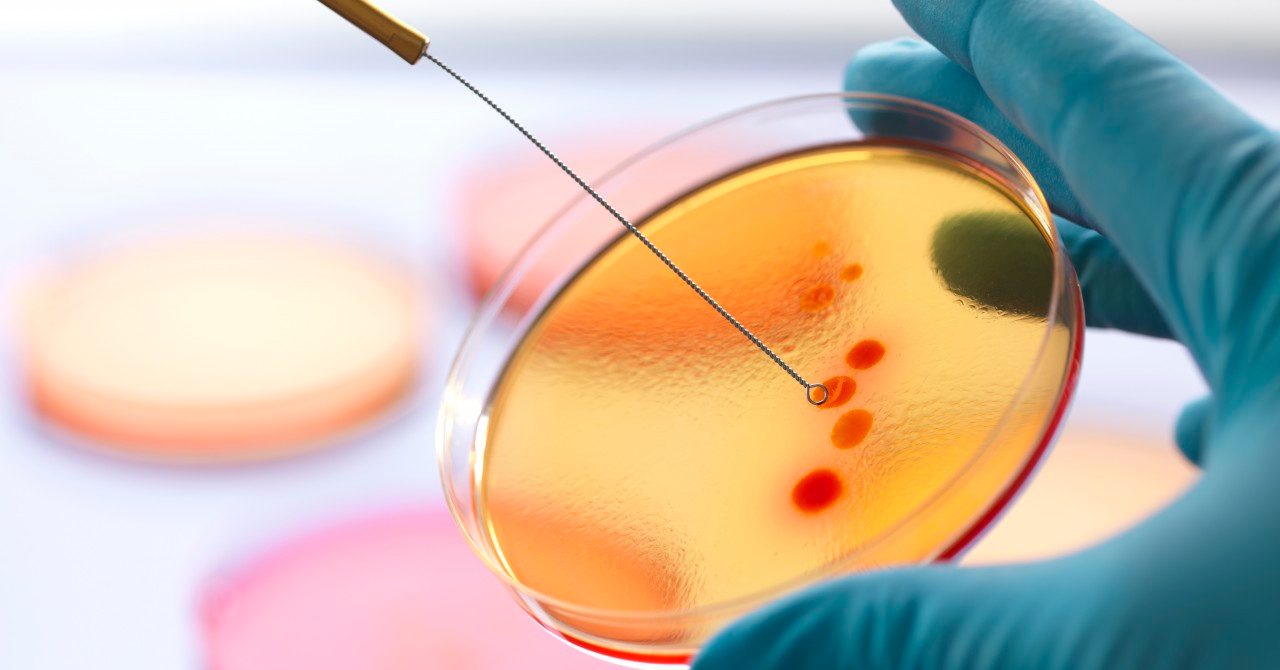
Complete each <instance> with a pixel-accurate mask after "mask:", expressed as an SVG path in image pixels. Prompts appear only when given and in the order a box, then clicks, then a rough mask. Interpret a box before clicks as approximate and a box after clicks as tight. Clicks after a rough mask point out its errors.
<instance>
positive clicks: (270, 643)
mask: <svg viewBox="0 0 1280 670" xmlns="http://www.w3.org/2000/svg"><path fill="white" fill-rule="evenodd" d="M202 609H203V617H202V620H203V633H204V643H205V649H206V654H207V661H208V663H207V665H208V668H209V670H281V669H284V668H306V670H419V669H422V668H440V669H449V670H510V669H512V668H521V669H522V670H544V669H545V670H552V669H555V670H579V669H582V670H586V669H589V668H595V669H603V668H608V667H612V666H610V665H608V664H606V663H604V662H603V661H599V660H596V659H594V658H591V657H588V656H585V655H583V654H582V653H581V652H579V651H577V650H575V649H573V648H571V647H569V646H568V645H567V644H565V643H564V642H562V641H560V640H558V639H556V638H553V637H552V636H551V635H549V634H548V633H546V632H545V631H543V630H542V629H541V628H540V627H539V626H538V625H537V624H535V623H533V622H532V621H530V620H529V618H528V616H527V615H525V614H524V613H523V612H521V611H520V608H519V606H518V605H516V603H515V602H514V601H513V600H512V599H511V597H510V596H509V595H508V594H507V593H506V592H505V591H504V587H503V586H502V585H501V584H500V583H499V582H498V581H497V580H495V579H493V576H492V575H491V574H490V573H489V572H488V571H487V570H486V569H485V568H484V566H483V565H482V564H481V563H480V560H479V559H478V558H476V557H475V555H474V554H473V553H472V552H471V550H470V548H469V547H467V545H466V542H465V541H464V540H463V538H462V536H461V535H460V534H459V533H458V529H457V528H456V527H455V525H454V523H453V521H452V520H451V519H450V518H449V516H448V514H447V513H446V512H444V511H443V510H437V509H428V508H416V509H411V510H405V511H401V512H396V513H387V514H382V515H378V516H373V517H368V518H364V519H362V520H357V521H352V522H347V523H344V524H340V525H338V526H335V527H332V528H329V529H327V530H321V531H319V532H316V533H313V534H310V535H307V536H303V537H301V538H299V539H297V540H294V541H293V542H290V543H287V544H285V545H284V546H283V547H281V548H279V549H277V550H275V551H272V552H269V553H268V554H266V555H265V556H263V557H261V558H259V559H257V560H255V561H253V562H251V563H250V564H249V566H248V567H247V568H243V569H241V570H238V571H236V572H234V573H232V574H230V575H229V576H228V577H227V578H226V579H223V580H220V581H219V582H218V585H217V586H215V588H213V589H212V590H211V591H210V592H209V593H208V594H206V597H205V599H204V602H203V608H202Z"/></svg>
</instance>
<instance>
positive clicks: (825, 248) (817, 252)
mask: <svg viewBox="0 0 1280 670" xmlns="http://www.w3.org/2000/svg"><path fill="white" fill-rule="evenodd" d="M829 253H831V245H830V244H827V243H826V242H819V243H817V244H815V245H813V257H814V258H823V257H824V256H826V255H827V254H829Z"/></svg>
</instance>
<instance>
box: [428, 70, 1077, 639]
mask: <svg viewBox="0 0 1280 670" xmlns="http://www.w3.org/2000/svg"><path fill="white" fill-rule="evenodd" d="M728 138H733V139H734V140H735V142H732V143H731V142H728V141H726V140H727V139H728ZM726 146H733V147H735V149H734V151H732V152H729V153H726V152H725V150H724V149H725V147H726ZM712 147H714V148H715V150H714V151H712V150H710V148H712ZM636 185H641V187H639V188H637V187H636ZM599 188H601V189H602V192H603V193H604V194H605V196H606V197H608V198H609V199H610V201H611V202H613V203H614V205H615V206H617V207H618V208H619V209H620V210H621V211H622V212H624V213H625V214H627V215H628V216H630V217H631V218H632V220H634V221H637V222H638V225H639V226H640V227H641V228H642V229H643V230H644V231H645V232H646V233H647V234H648V235H649V236H650V237H651V239H653V241H654V242H655V243H656V244H657V245H658V246H659V247H661V248H662V249H663V250H664V251H665V252H666V253H667V254H668V255H669V256H670V257H671V258H673V259H674V260H675V261H676V262H677V263H678V264H680V265H681V267H682V268H684V270H685V271H686V272H688V274H689V275H690V276H692V277H693V278H694V279H695V280H696V281H698V282H699V283H700V284H701V285H702V286H703V287H704V288H705V289H706V290H707V291H709V292H710V294H711V295H712V296H714V297H715V298H716V299H717V300H719V301H720V303H721V304H723V305H724V306H725V307H726V308H727V309H728V310H729V311H730V312H732V313H733V314H734V315H735V316H736V317H737V318H738V319H740V320H741V321H742V322H743V323H744V324H746V325H747V326H748V327H750V328H752V329H753V330H754V332H755V333H756V334H757V335H758V336H759V337H761V339H762V340H763V341H764V342H765V343H767V344H770V345H771V346H773V347H774V348H775V349H776V350H777V351H778V352H779V354H780V355H782V356H783V357H784V358H785V359H786V360H787V362H788V363H790V364H791V365H792V366H794V367H795V368H796V369H797V370H799V371H800V373H801V374H803V375H805V376H806V377H808V378H809V379H811V380H814V381H823V382H825V383H826V385H827V387H828V389H829V391H830V392H831V395H832V397H831V399H830V401H829V402H827V403H825V404H824V405H822V406H819V407H815V406H813V405H811V404H810V403H809V402H808V400H807V399H806V397H805V394H804V391H803V389H802V388H801V387H800V386H799V385H797V384H796V382H795V381H794V380H793V379H791V378H790V377H788V376H787V375H785V374H783V373H782V372H781V371H780V370H779V369H778V367H777V366H776V365H775V364H774V363H773V362H772V361H770V360H769V359H767V358H766V357H765V356H763V355H762V354H761V353H760V352H759V351H758V350H756V349H755V348H754V347H753V346H752V345H751V344H750V343H749V342H747V341H746V340H745V339H743V338H742V336H741V335H740V334H739V333H738V332H736V331H735V330H734V329H733V328H732V327H730V326H729V325H728V324H727V323H725V322H724V321H723V320H722V319H721V318H720V317H719V316H718V315H717V314H715V313H714V312H713V311H712V310H711V309H710V308H709V307H708V306H707V305H706V304H705V303H703V302H702V301H701V300H700V299H699V298H698V297H697V296H696V295H694V294H693V293H692V292H690V291H689V289H688V288H687V287H686V286H684V285H683V284H682V283H681V282H680V281H679V280H678V279H677V278H676V277H674V276H673V275H671V273H670V271H669V270H668V269H667V268H666V267H664V266H663V265H662V264H661V263H660V262H658V261H657V260H656V259H654V258H653V257H652V256H651V255H649V254H648V251H647V250H645V249H644V248H643V247H642V246H641V245H640V244H639V243H638V242H637V241H635V240H634V239H632V238H631V237H628V236H626V235H623V234H621V233H619V229H618V226H617V223H616V222H614V221H612V220H611V219H609V217H608V215H607V214H606V213H604V212H600V211H597V209H598V207H594V206H593V205H594V203H592V202H589V201H586V200H580V201H578V202H576V203H575V205H573V206H572V207H570V208H569V209H568V210H566V211H565V212H564V213H563V214H562V215H561V216H560V217H559V218H557V219H556V220H555V221H554V222H553V223H552V224H551V225H549V226H548V227H547V228H545V229H544V230H543V232H542V233H541V234H540V236H539V238H538V239H537V240H536V241H535V242H534V243H533V244H532V245H531V246H530V247H529V248H528V250H527V251H526V252H525V254H524V255H523V256H522V257H521V258H520V259H519V260H518V261H517V262H516V264H515V265H514V266H513V267H512V268H511V269H510V271H509V272H508V274H507V275H506V277H505V279H504V280H503V281H502V282H501V283H499V285H497V286H496V287H495V288H494V290H493V291H492V292H491V293H490V294H489V296H488V297H487V298H486V300H485V302H484V303H483V304H482V306H481V308H480V311H479V313H478V315H477V316H476V319H475V321H474V323H473V324H472V327H471V329H470V331H469V333H468V335H467V337H466V338H465V340H464V342H463V344H462V347H461V349H460V351H459V353H458V356H457V359H456V361H455V363H454V367H453V369H452V371H451V375H450V378H449V382H448V387H447V389H446V393H445V398H444V403H443V406H442V410H441V416H440V422H439V440H440V445H439V446H440V451H439V460H440V468H441V472H442V477H443V480H444V488H445V492H446V497H447V499H448V500H449V502H450V507H451V509H452V511H453V513H454V515H455V518H456V520H457V522H458V524H459V526H460V528H461V529H462V531H463V533H464V535H466V536H467V538H468V540H469V541H470V543H471V545H472V546H473V548H474V549H475V550H476V551H477V553H478V554H479V555H480V556H481V557H482V558H483V559H484V560H485V561H486V562H487V563H488V565H489V567H490V568H491V570H492V571H493V572H494V573H495V574H496V575H497V576H498V577H499V578H500V579H502V580H503V581H505V582H506V583H507V584H508V586H509V587H510V589H511V591H512V592H513V593H514V594H515V595H516V597H517V598H519V599H520V601H521V602H522V603H523V604H524V606H525V608H526V609H527V610H528V611H529V612H530V613H532V614H533V616H534V617H535V618H536V619H537V620H538V622H539V623H541V624H542V625H543V626H545V627H547V628H548V629H550V630H551V631H553V632H555V633H557V634H559V635H561V636H562V637H564V638H565V639H566V640H568V641H570V642H572V643H574V644H576V645H578V646H580V647H581V648H583V649H585V650H588V651H590V652H593V653H596V654H600V655H602V656H604V657H606V658H611V659H614V660H617V661H619V662H624V663H630V664H682V663H686V662H687V661H688V660H689V659H690V658H691V656H692V655H693V654H695V653H696V651H697V649H698V648H699V646H700V645H701V644H702V643H703V642H704V641H705V640H706V639H707V638H708V637H710V636H711V635H712V634H714V632H715V631H717V630H718V629H719V628H721V627H722V626H724V625H725V624H726V623H728V622H729V621H730V620H732V619H733V618H735V617H737V616H740V615H742V614H744V613H746V612H747V611H750V610H751V609H753V608H756V607H758V606H760V605H761V604H763V603H765V602H767V601H769V600H771V599H774V598H777V597H779V596H780V595H782V594H784V593H786V592H788V591H791V590H793V589H796V588H800V587H803V586H805V585H808V584H811V583H813V582H816V581H818V580H821V579H825V578H829V577H833V576H838V575H843V574H848V573H852V572H857V571H862V570H870V569H875V568H880V567H885V566H892V565H900V564H910V563H921V562H928V561H942V560H950V559H953V558H955V557H957V556H959V555H960V554H961V553H962V552H963V551H964V550H965V549H966V548H967V547H968V546H970V545H971V544H972V543H973V541H974V540H975V539H976V538H977V537H978V536H979V535H981V534H982V532H983V531H984V530H985V529H986V528H987V527H988V526H990V524H991V523H992V521H993V520H994V519H995V518H996V517H997V516H998V515H999V513H1000V512H1001V511H1002V510H1003V509H1004V508H1005V506H1006V505H1007V504H1008V503H1009V501H1010V500H1011V499H1012V498H1013V496H1014V495H1015V493H1016V492H1017V491H1018V490H1019V488H1020V487H1021V486H1022V485H1023V484H1024V483H1025V482H1026V480H1027V478H1028V477H1029V476H1030V474H1031V473H1032V471H1033V469H1034V468H1035V466H1036V464H1037V463H1038V462H1039V461H1040V459H1041V457H1042V456H1043V455H1044V453H1045V451H1046V450H1047V448H1048V446H1049V444H1050V443H1051V442H1052V440H1053V437H1054V436H1055V434H1056V431H1057V428H1058V425H1059V423H1060V422H1061V419H1062V417H1063V415H1064V413H1065V411H1066V407H1067V405H1068V402H1069V399H1070V396H1071V392H1072V389H1073V388H1074V384H1075V378H1076V371H1077V369H1078V365H1079V358H1080V353H1081V347H1082V343H1083V342H1082V333H1083V318H1082V311H1081V310H1082V307H1081V301H1080V294H1079V287H1078V284H1077V282H1076V278H1075V274H1074V270H1073V269H1072V268H1071V266H1070V264H1069V262H1068V260H1067V258H1066V257H1065V255H1064V253H1063V251H1062V249H1061V248H1060V247H1059V245H1058V242H1057V236H1056V233H1055V232H1054V229H1053V224H1052V219H1051V217H1050V215H1049V209H1048V207H1047V205H1046V204H1045V202H1044V199H1043V197H1042V195H1041V193H1040V191H1039V190H1038V188H1037V187H1036V185H1035V183H1034V181H1033V180H1032V178H1031V176H1030V175H1029V173H1028V172H1027V170H1026V169H1025V168H1024V167H1023V166H1022V165H1021V163H1019V162H1018V160H1017V158H1016V157H1015V156H1014V155H1013V154H1012V153H1010V152H1009V151H1008V150H1007V149H1006V148H1005V147H1003V146H1002V145H1000V144H999V142H997V141H996V140H995V139H994V138H992V137H991V136H989V135H988V134H987V133H985V132H984V131H983V130H981V129H980V128H978V127H976V126H974V125H973V124H971V123H969V122H967V121H965V120H963V119H961V118H959V117H957V116H955V115H953V114H950V113H949V112H946V111H944V110H941V109H938V108H935V107H932V106H929V105H926V104H923V103H919V102H915V101H911V100H907V99H902V98H894V97H888V96H881V95H864V94H835V95H817V96H806V97H800V98H793V99H787V100H782V101H778V102H773V103H767V104H763V105H759V106H756V107H752V108H749V109H746V110H743V111H740V112H736V113H732V114H729V115H726V116H723V117H721V118H718V119H715V120H713V121H711V122H708V123H706V124H704V125H701V126H698V127H695V128H693V129H691V130H689V131H687V132H686V133H683V134H681V135H678V136H676V137H674V138H672V139H669V140H667V141H665V142H663V143H661V144H658V145H657V146H655V147H653V148H651V149H649V150H648V151H646V152H644V153H642V154H640V155H638V156H636V157H635V158H633V159H631V160H629V161H627V162H626V163H624V164H623V165H621V166H620V167H619V168H618V169H617V170H615V171H614V172H613V173H611V176H610V177H608V178H606V179H604V180H603V181H602V182H601V183H600V184H599ZM567 249H571V250H572V251H573V254H572V255H573V257H575V258H577V259H578V260H577V261H576V262H574V263H571V264H565V263H564V262H563V259H564V258H566V256H567V255H568V251H567ZM551 268H556V269H558V272H559V274H558V275H557V279H556V281H554V282H552V283H551V284H549V285H547V286H546V288H545V289H544V290H543V291H542V293H541V294H540V296H539V299H538V300H537V301H535V302H534V303H533V304H532V305H531V306H529V307H528V308H527V309H524V310H516V311H515V312H512V305H510V304H509V302H510V300H511V297H512V296H513V295H515V293H516V292H517V291H518V290H519V287H520V285H521V282H522V281H524V279H525V278H526V277H533V276H537V275H538V274H539V273H544V272H547V271H549V270H550V269H551ZM503 310H506V311H507V312H508V313H514V314H517V315H518V317H519V318H518V320H517V321H516V322H515V324H514V325H512V324H510V323H509V322H506V321H502V320H500V319H498V318H497V315H498V314H499V313H500V312H502V311H503ZM494 351H497V352H502V353H503V355H499V356H493V355H492V352H494Z"/></svg>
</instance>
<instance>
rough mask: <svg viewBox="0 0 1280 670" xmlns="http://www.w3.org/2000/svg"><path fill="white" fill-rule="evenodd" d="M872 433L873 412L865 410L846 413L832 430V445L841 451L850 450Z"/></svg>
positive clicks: (837, 420)
mask: <svg viewBox="0 0 1280 670" xmlns="http://www.w3.org/2000/svg"><path fill="white" fill-rule="evenodd" d="M870 432H871V412H868V411H867V410H865V409H855V410H852V411H849V412H845V413H844V414H842V415H841V416H840V418H839V419H836V425H835V426H832V428H831V444H834V445H836V447H837V448H839V449H849V448H851V447H855V446H857V445H858V443H860V442H862V441H863V440H864V439H866V437H867V433H870Z"/></svg>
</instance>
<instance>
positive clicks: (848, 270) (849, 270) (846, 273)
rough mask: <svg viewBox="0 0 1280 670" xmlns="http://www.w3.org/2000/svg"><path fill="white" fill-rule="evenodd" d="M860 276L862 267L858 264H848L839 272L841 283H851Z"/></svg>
mask: <svg viewBox="0 0 1280 670" xmlns="http://www.w3.org/2000/svg"><path fill="white" fill-rule="evenodd" d="M861 276H862V266H861V265H860V264H858V263H850V264H848V265H846V266H844V269H843V270H841V271H840V279H842V280H843V281H853V280H855V279H857V278H858V277H861Z"/></svg>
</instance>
